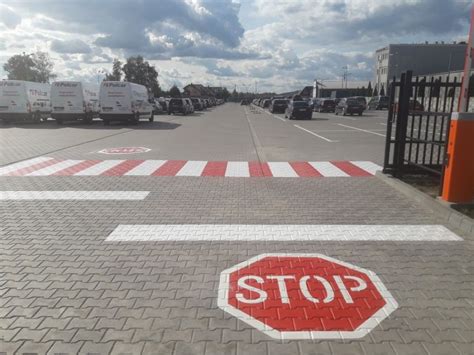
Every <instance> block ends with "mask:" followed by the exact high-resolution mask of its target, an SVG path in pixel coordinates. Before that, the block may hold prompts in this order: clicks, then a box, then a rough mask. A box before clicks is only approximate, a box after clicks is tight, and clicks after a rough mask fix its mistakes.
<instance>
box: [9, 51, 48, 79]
mask: <svg viewBox="0 0 474 355" xmlns="http://www.w3.org/2000/svg"><path fill="white" fill-rule="evenodd" d="M53 66H54V65H53V62H52V61H51V58H50V57H49V55H48V54H47V53H45V52H36V53H31V54H25V53H22V54H17V55H14V56H12V57H10V58H9V59H8V61H7V62H6V63H5V64H4V65H3V69H4V70H5V71H6V72H7V73H8V79H10V80H27V81H35V82H39V83H49V81H50V80H51V79H54V78H56V76H57V75H56V74H54V73H53Z"/></svg>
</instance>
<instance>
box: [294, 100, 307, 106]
mask: <svg viewBox="0 0 474 355" xmlns="http://www.w3.org/2000/svg"><path fill="white" fill-rule="evenodd" d="M293 106H294V107H298V108H301V107H308V103H307V102H306V101H293Z"/></svg>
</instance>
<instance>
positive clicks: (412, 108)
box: [393, 99, 425, 112]
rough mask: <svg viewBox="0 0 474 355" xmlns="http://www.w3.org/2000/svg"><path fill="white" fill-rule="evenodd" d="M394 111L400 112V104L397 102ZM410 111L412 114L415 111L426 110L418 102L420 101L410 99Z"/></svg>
mask: <svg viewBox="0 0 474 355" xmlns="http://www.w3.org/2000/svg"><path fill="white" fill-rule="evenodd" d="M393 110H394V111H395V112H397V111H398V102H396V103H395V104H393ZM408 110H409V111H410V112H413V111H424V110H425V108H424V107H423V105H422V104H421V103H420V102H419V101H418V100H413V99H410V101H409V103H408Z"/></svg>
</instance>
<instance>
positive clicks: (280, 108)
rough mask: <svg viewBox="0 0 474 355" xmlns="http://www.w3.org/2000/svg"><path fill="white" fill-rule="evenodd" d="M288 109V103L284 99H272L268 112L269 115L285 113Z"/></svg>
mask: <svg viewBox="0 0 474 355" xmlns="http://www.w3.org/2000/svg"><path fill="white" fill-rule="evenodd" d="M287 107H288V101H287V100H286V99H274V100H272V101H271V102H270V106H269V108H268V109H269V110H270V112H271V113H278V112H281V113H283V112H285V110H286V108H287Z"/></svg>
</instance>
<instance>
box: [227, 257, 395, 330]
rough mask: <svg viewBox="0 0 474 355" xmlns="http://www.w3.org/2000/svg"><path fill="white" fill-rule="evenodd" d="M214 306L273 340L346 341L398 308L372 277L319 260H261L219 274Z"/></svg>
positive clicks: (357, 269)
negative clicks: (216, 305)
mask: <svg viewBox="0 0 474 355" xmlns="http://www.w3.org/2000/svg"><path fill="white" fill-rule="evenodd" d="M218 306H219V307H220V308H221V309H222V310H224V311H225V312H228V313H230V314H232V315H233V316H235V317H237V318H239V319H241V320H242V321H244V322H246V323H248V324H250V325H251V326H253V327H255V328H257V329H259V330H261V331H262V332H264V333H265V334H267V335H269V336H271V337H273V338H278V339H346V338H360V337H363V336H365V335H366V334H368V333H369V332H370V331H371V330H372V329H373V328H374V327H375V326H377V325H378V324H379V323H380V322H381V321H382V320H383V319H384V318H386V317H387V316H388V315H389V314H390V313H392V312H393V311H394V310H395V309H396V308H397V307H398V304H397V302H396V301H395V299H394V298H393V297H392V295H391V294H390V292H388V290H387V289H386V288H385V286H384V285H383V283H382V281H381V280H380V279H379V278H378V277H377V275H375V273H373V272H372V271H369V270H366V269H362V268H360V267H357V266H354V265H351V264H348V263H345V262H343V261H340V260H336V259H333V258H330V257H328V256H325V255H321V254H261V255H258V256H256V257H254V258H252V259H250V260H247V261H245V262H243V263H240V264H238V265H235V266H234V267H231V268H230V269H227V270H224V271H223V272H222V273H221V277H220V283H219V296H218Z"/></svg>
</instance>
